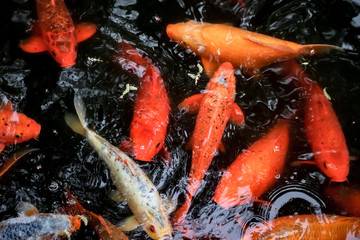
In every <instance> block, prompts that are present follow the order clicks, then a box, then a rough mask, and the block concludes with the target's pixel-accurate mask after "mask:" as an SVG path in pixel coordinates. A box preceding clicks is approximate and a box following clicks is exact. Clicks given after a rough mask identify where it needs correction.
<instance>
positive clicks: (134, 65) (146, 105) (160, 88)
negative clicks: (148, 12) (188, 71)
mask: <svg viewBox="0 0 360 240" xmlns="http://www.w3.org/2000/svg"><path fill="white" fill-rule="evenodd" d="M115 60H116V62H118V63H119V64H120V65H121V66H123V68H124V69H126V70H128V71H131V72H133V73H135V74H136V75H137V76H138V77H139V78H141V83H140V87H139V89H138V91H137V96H136V99H135V106H134V115H133V119H132V122H131V124H130V138H131V140H129V141H124V142H123V143H122V144H121V145H120V149H122V150H125V151H126V150H129V148H130V149H131V148H132V150H133V152H134V155H135V158H136V159H137V160H141V161H151V160H152V158H153V157H154V156H155V155H156V154H157V153H158V152H159V151H162V153H163V155H164V156H165V158H166V159H167V160H169V161H170V156H169V154H168V153H167V151H166V149H165V147H164V142H165V135H166V130H167V126H168V123H169V113H170V101H169V98H168V95H167V92H166V88H165V85H164V81H163V79H162V77H161V75H160V73H159V70H158V69H157V68H156V67H155V66H154V65H153V64H152V63H151V62H150V60H148V59H144V58H142V57H141V56H140V54H139V53H138V52H137V51H136V50H135V49H134V48H133V47H132V46H131V45H130V44H128V43H126V42H122V43H121V51H120V54H119V56H117V57H116V58H115Z"/></svg>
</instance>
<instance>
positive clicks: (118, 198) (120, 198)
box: [109, 189, 126, 202]
mask: <svg viewBox="0 0 360 240" xmlns="http://www.w3.org/2000/svg"><path fill="white" fill-rule="evenodd" d="M109 198H110V199H111V200H113V201H115V202H124V201H126V199H125V197H124V195H122V193H121V192H120V191H119V190H117V189H116V190H112V191H111V192H110V193H109Z"/></svg>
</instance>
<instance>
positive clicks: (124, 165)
mask: <svg viewBox="0 0 360 240" xmlns="http://www.w3.org/2000/svg"><path fill="white" fill-rule="evenodd" d="M74 105H75V109H76V112H77V115H78V117H76V116H74V115H71V114H67V115H66V116H65V120H66V123H67V124H68V125H69V126H70V127H71V128H72V130H73V131H75V132H76V133H79V134H82V135H83V136H85V137H86V138H87V140H88V142H89V143H90V145H91V146H92V147H94V149H95V151H96V152H97V153H98V154H99V155H100V157H101V159H102V160H103V161H104V162H105V164H106V165H107V167H108V168H109V171H110V175H111V179H112V181H113V183H114V184H115V186H116V188H117V193H118V195H119V197H120V198H121V199H122V200H125V201H126V202H127V205H128V206H129V208H130V209H131V211H132V212H133V214H134V217H133V218H132V219H133V220H134V221H135V222H136V223H137V226H139V225H140V226H141V227H142V228H143V229H144V231H145V232H146V233H147V234H148V235H149V236H150V237H151V238H152V239H165V238H171V236H172V228H171V224H170V221H169V214H168V212H167V211H166V209H165V207H166V206H165V203H164V201H163V200H162V198H161V197H160V194H159V192H158V191H157V189H156V187H155V186H154V184H153V183H152V182H151V180H150V179H149V178H148V176H147V175H146V174H145V173H144V171H143V170H142V169H141V168H140V167H139V166H138V165H137V164H136V163H135V162H134V161H133V160H132V159H131V158H130V157H129V156H128V155H126V154H125V153H124V152H123V151H121V150H120V149H119V148H117V147H115V146H113V145H111V144H110V143H109V142H108V141H106V140H105V139H104V138H102V137H101V136H99V135H98V134H96V133H95V132H93V131H92V130H90V129H89V128H88V127H87V126H86V122H85V108H84V104H83V102H82V99H81V98H80V97H78V96H76V97H75V98H74ZM134 221H133V222H134ZM124 231H125V230H124Z"/></svg>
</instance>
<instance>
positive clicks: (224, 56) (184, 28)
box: [166, 21, 342, 75]
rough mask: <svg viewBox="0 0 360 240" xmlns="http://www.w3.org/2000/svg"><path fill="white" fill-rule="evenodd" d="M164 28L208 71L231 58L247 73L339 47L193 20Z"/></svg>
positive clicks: (210, 71) (211, 71)
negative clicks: (304, 42) (280, 37)
mask: <svg viewBox="0 0 360 240" xmlns="http://www.w3.org/2000/svg"><path fill="white" fill-rule="evenodd" d="M166 32H167V35H168V36H169V38H171V39H172V40H174V41H176V42H178V43H179V44H180V45H182V46H184V47H186V48H188V49H190V50H191V51H193V52H195V53H196V54H197V55H199V56H200V57H201V59H202V61H203V65H204V68H205V70H206V72H207V73H208V74H210V75H212V73H213V72H214V71H215V70H216V69H217V68H218V65H219V64H220V63H222V62H231V63H232V64H233V65H234V66H235V67H241V68H242V69H244V70H245V71H247V72H250V73H251V72H254V71H256V70H258V69H260V68H262V67H265V66H267V65H269V64H270V63H274V62H280V61H284V60H287V59H290V58H295V57H298V56H311V55H314V54H318V53H321V52H324V51H327V50H329V49H334V48H336V49H341V48H340V47H335V46H331V45H323V44H312V45H300V44H297V43H293V42H289V41H285V40H281V39H277V38H273V37H270V36H266V35H263V34H259V33H255V32H250V31H246V30H242V29H240V28H236V27H231V26H227V25H223V24H211V23H201V22H193V21H189V22H182V23H177V24H169V25H168V26H167V28H166ZM341 50H342V49H341Z"/></svg>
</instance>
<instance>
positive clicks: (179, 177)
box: [0, 0, 360, 239]
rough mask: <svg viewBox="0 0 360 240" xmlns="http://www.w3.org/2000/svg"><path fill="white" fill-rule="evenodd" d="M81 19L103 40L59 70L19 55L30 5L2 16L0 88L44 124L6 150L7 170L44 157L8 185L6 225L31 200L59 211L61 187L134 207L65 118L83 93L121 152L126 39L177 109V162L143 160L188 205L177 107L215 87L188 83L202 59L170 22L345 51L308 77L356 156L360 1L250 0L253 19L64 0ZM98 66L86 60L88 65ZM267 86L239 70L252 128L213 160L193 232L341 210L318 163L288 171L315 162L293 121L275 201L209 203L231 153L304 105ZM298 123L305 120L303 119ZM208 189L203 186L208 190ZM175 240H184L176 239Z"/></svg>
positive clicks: (128, 99)
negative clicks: (149, 63)
mask: <svg viewBox="0 0 360 240" xmlns="http://www.w3.org/2000/svg"><path fill="white" fill-rule="evenodd" d="M66 4H67V6H68V8H69V10H70V13H71V15H72V17H73V20H74V22H75V23H78V22H83V21H91V22H93V23H95V24H96V25H97V26H98V31H97V33H96V34H95V35H94V36H93V37H92V38H90V39H89V40H87V41H85V42H83V43H80V45H79V52H78V58H77V63H76V65H75V66H74V67H71V68H68V69H61V68H60V67H58V66H57V63H56V62H55V61H54V60H53V59H52V58H51V57H50V56H49V54H48V53H44V54H34V55H32V54H27V53H24V52H22V51H21V49H20V48H18V46H17V45H18V43H19V41H20V40H21V39H24V38H26V37H27V36H29V31H30V29H31V27H32V23H33V21H35V20H36V11H35V1H30V0H7V1H1V3H0V7H1V10H0V11H1V14H0V20H1V21H0V89H1V92H0V94H1V97H4V96H6V97H7V98H8V99H10V100H11V101H12V102H13V104H14V106H15V108H16V110H17V111H19V112H23V113H25V114H26V115H28V116H29V117H31V118H33V119H35V120H36V121H38V122H39V123H40V124H41V126H42V131H41V134H40V136H39V141H35V140H31V141H29V142H27V143H23V144H19V145H17V146H8V147H6V149H5V150H4V151H3V152H2V154H1V155H0V158H1V159H0V162H1V163H3V162H4V160H5V159H7V157H8V156H9V155H11V154H12V153H13V152H15V151H16V150H17V149H20V148H23V147H38V148H40V151H38V152H36V153H32V154H31V155H29V156H26V157H24V158H23V159H21V161H20V162H19V163H18V164H17V165H16V166H15V167H14V168H12V169H11V170H10V171H9V173H7V174H6V175H5V176H4V177H3V178H2V179H1V185H0V220H3V219H7V218H10V217H14V216H16V213H15V210H14V209H15V206H16V203H17V202H18V201H27V202H30V203H32V204H34V205H35V206H37V207H38V208H39V209H40V211H41V212H57V211H58V210H59V208H60V207H61V206H62V205H63V203H64V187H65V186H66V187H67V188H69V189H70V190H71V192H72V193H73V194H74V195H75V196H76V197H77V198H78V199H79V201H80V202H81V203H82V204H83V205H84V206H85V207H86V208H88V209H89V210H91V211H94V212H95V213H97V214H100V215H102V216H104V217H105V218H107V219H109V220H111V221H112V222H113V223H118V222H119V221H120V220H121V219H123V218H124V217H125V216H127V215H129V214H130V210H129V209H128V208H127V207H126V204H124V203H119V204H117V203H115V202H113V201H111V200H109V199H108V198H107V194H108V193H109V192H110V190H111V189H112V188H113V185H112V183H111V180H110V176H109V172H108V170H107V168H106V166H105V164H104V163H103V162H102V161H101V160H100V159H99V157H98V155H97V154H96V153H95V152H94V151H93V150H92V148H91V147H90V146H89V144H88V143H87V142H86V140H84V139H83V138H82V137H81V136H79V135H77V134H75V133H74V132H72V131H71V130H70V128H68V126H67V125H66V124H65V121H64V114H65V112H67V111H74V108H73V96H74V93H80V94H81V96H82V97H83V99H84V101H85V103H86V108H87V121H88V123H89V126H92V127H93V128H94V129H95V131H96V132H97V133H99V134H100V135H101V136H103V137H105V138H106V139H108V140H109V141H110V142H111V143H113V144H114V145H117V144H119V143H120V142H121V141H122V140H124V139H126V137H127V136H129V124H130V122H131V118H132V110H133V103H134V98H135V92H131V93H130V94H128V95H126V96H125V97H124V98H123V99H120V98H119V96H120V95H121V94H122V92H123V91H124V89H125V85H126V84H127V83H129V84H131V85H135V86H138V84H139V81H138V79H137V77H136V76H134V75H132V74H130V73H128V72H126V71H124V70H122V69H121V67H120V66H118V65H117V64H115V63H114V62H113V61H112V56H113V55H114V54H115V53H116V52H117V47H118V42H119V41H120V40H122V39H125V40H128V41H130V42H131V43H132V44H133V45H134V46H136V48H138V49H140V50H142V52H143V53H145V54H146V55H147V56H149V57H150V58H151V59H152V60H153V62H154V64H155V65H156V66H157V67H158V68H159V69H160V71H161V73H162V75H163V78H164V81H165V84H166V87H167V90H168V94H169V98H170V101H171V107H172V111H171V116H170V123H169V127H168V133H167V137H166V143H165V145H166V146H167V148H168V150H169V151H170V154H171V157H172V159H173V160H172V164H171V166H170V167H169V168H167V167H166V166H165V164H164V163H163V162H162V161H161V159H160V158H156V159H155V161H154V162H153V163H139V164H140V165H141V167H142V168H143V170H144V171H145V172H146V173H147V174H148V175H149V176H150V177H151V179H152V180H153V182H154V183H155V185H156V186H157V188H158V190H159V191H160V192H161V193H162V194H165V195H166V196H172V197H173V198H174V199H175V200H178V201H179V204H181V202H182V201H183V199H184V196H183V193H184V191H185V189H186V185H187V184H186V176H187V172H188V170H189V168H190V163H191V155H190V153H189V152H187V151H186V150H185V144H186V142H187V141H188V139H189V136H190V135H191V133H192V131H193V128H194V123H195V116H190V115H187V114H184V113H181V112H179V111H178V109H177V105H178V104H179V103H180V102H181V101H182V100H183V99H184V98H185V97H188V96H191V95H193V94H197V93H199V92H200V91H201V90H203V89H204V88H205V85H206V83H207V81H208V78H207V77H206V75H205V74H204V75H202V76H201V78H200V80H199V82H198V84H195V83H194V81H193V80H192V79H191V78H189V77H188V75H187V74H188V73H195V74H196V72H197V67H196V64H197V63H200V60H199V59H198V58H197V57H196V56H195V55H194V54H192V53H190V52H188V51H186V50H185V49H183V48H182V47H180V46H178V45H177V44H175V43H174V42H171V41H170V40H169V39H168V37H167V35H166V33H165V28H166V26H167V24H169V23H176V22H180V21H187V20H198V21H207V22H220V23H230V24H232V25H233V26H236V27H241V28H244V29H248V30H251V31H256V32H260V33H263V34H267V35H271V36H274V37H278V38H281V39H286V40H289V41H294V42H297V43H301V44H306V43H326V44H333V45H337V46H342V47H344V48H345V49H347V51H345V52H344V53H339V52H332V53H330V54H327V55H322V56H319V57H313V58H303V59H300V61H302V62H303V61H306V62H308V63H309V64H308V65H307V66H306V71H307V73H308V74H309V75H311V76H313V78H314V79H315V80H316V81H318V83H319V85H320V86H321V87H323V88H324V87H326V88H327V92H328V93H329V94H330V96H331V98H332V100H331V102H332V105H333V107H334V110H335V112H336V113H337V115H338V118H339V121H340V123H341V125H342V127H343V130H344V134H345V137H346V140H347V144H348V148H349V151H350V155H351V156H353V157H354V158H358V156H359V155H360V139H359V138H360V122H359V121H360V120H359V119H360V104H359V96H360V83H359V81H360V56H359V51H360V2H359V1H358V0H352V1H351V0H347V1H345V0H344V1H340V0H330V1H322V0H315V1H314V0H307V1H303V0H292V1H288V0H278V1H272V0H269V1H268V0H266V1H247V2H246V5H247V11H245V10H244V8H243V7H242V6H241V4H239V3H237V2H236V1H220V0H217V1H183V0H177V1H175V0H162V1H160V0H159V1H136V0H118V1H114V0H97V1H81V0H73V1H66ZM89 57H91V58H100V59H101V60H102V61H103V62H91V61H89V60H88V58H89ZM265 72H266V74H264V76H265V77H264V79H261V80H260V81H259V80H254V79H253V78H252V77H250V76H246V75H244V74H242V73H241V72H240V71H239V70H237V71H236V76H237V95H236V103H238V104H239V105H240V106H241V108H242V109H243V111H244V113H245V116H246V118H245V119H246V126H245V127H244V128H243V129H240V128H238V127H235V126H232V125H231V124H229V125H228V127H227V128H226V130H225V133H224V139H223V141H224V144H225V148H226V153H225V154H222V153H220V154H218V155H217V156H216V157H215V158H214V160H213V162H212V165H211V166H210V168H209V170H208V172H207V175H206V177H205V179H204V184H203V185H202V187H201V188H200V189H199V191H198V193H197V195H196V197H195V198H194V200H193V204H192V207H191V209H190V211H189V213H188V216H187V221H186V222H187V224H190V225H193V226H195V227H196V229H197V230H198V231H196V232H197V233H196V235H197V237H198V238H200V239H204V238H214V239H216V238H219V239H221V238H227V239H239V237H240V235H241V232H242V228H241V227H240V225H239V224H238V223H237V222H236V218H237V217H241V218H242V219H243V221H244V222H245V223H249V225H252V224H255V223H256V222H259V221H262V220H266V219H273V218H275V217H278V216H285V215H289V214H296V213H298V214H305V213H312V214H315V213H339V210H337V209H334V208H329V207H327V202H326V201H325V198H324V197H323V196H322V193H321V189H322V187H323V186H327V185H328V184H329V179H328V178H326V177H325V175H324V174H322V173H321V172H320V171H319V170H318V169H317V168H316V167H311V166H300V167H291V166H290V163H291V162H292V161H294V160H297V159H307V158H310V157H311V154H310V153H311V150H310V147H309V145H308V143H307V141H306V138H305V134H304V127H303V121H302V120H301V117H299V119H297V120H296V121H293V125H292V131H291V134H292V135H291V144H290V148H289V153H288V158H287V163H288V164H287V165H286V167H285V170H284V172H283V174H282V175H281V176H279V180H278V182H277V183H276V185H275V186H273V187H272V188H271V189H270V190H269V191H268V192H267V193H266V194H264V195H263V196H262V197H261V199H264V200H270V201H271V202H273V203H274V204H273V205H272V206H271V207H270V208H269V207H266V206H262V205H259V204H250V205H246V206H238V207H234V208H231V209H229V210H228V211H226V210H224V209H222V208H221V207H219V206H217V205H216V204H215V203H214V202H213V201H212V196H213V194H214V190H215V188H216V186H217V183H218V181H219V179H220V177H221V174H222V171H223V170H224V169H226V168H227V166H229V165H230V163H231V162H232V161H233V160H234V159H235V158H236V156H237V155H238V154H239V153H240V152H241V151H242V150H243V149H245V148H246V147H248V146H250V145H251V144H252V143H253V142H254V141H256V140H257V139H259V138H260V137H261V136H263V135H264V134H265V133H266V132H267V131H268V130H269V129H270V128H271V127H272V126H273V124H274V123H275V122H276V120H277V119H278V118H280V117H281V116H283V115H286V114H287V113H288V112H289V111H292V110H294V109H295V108H296V107H299V106H300V105H301V101H300V91H299V90H298V89H296V88H294V85H292V83H291V82H290V81H289V79H287V78H284V77H283V78H282V77H279V76H276V72H275V70H274V69H273V68H267V69H265ZM300 116H301V115H300ZM359 171H360V163H359V162H358V161H353V162H351V166H350V175H349V178H348V179H349V184H351V185H355V186H357V185H360V176H359V174H358V172H359ZM205 189H206V190H205ZM128 236H129V238H130V239H149V238H148V237H147V236H146V234H145V233H144V232H143V230H142V229H140V228H138V229H137V230H135V231H133V232H130V233H129V234H128ZM175 238H177V239H179V238H181V236H180V235H175ZM72 239H97V237H96V235H95V233H94V232H93V230H92V229H90V228H85V227H84V228H82V229H81V231H79V232H77V233H75V234H73V236H72Z"/></svg>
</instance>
